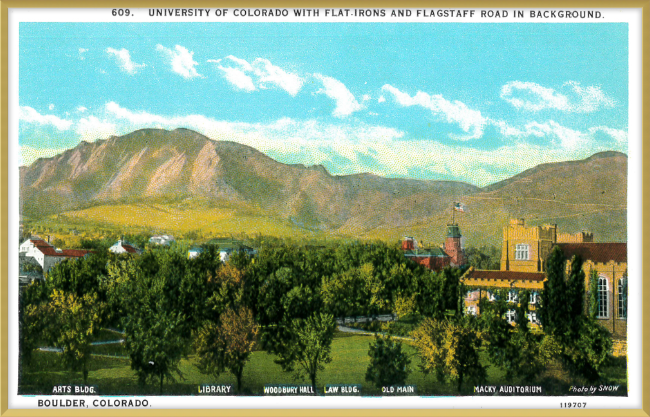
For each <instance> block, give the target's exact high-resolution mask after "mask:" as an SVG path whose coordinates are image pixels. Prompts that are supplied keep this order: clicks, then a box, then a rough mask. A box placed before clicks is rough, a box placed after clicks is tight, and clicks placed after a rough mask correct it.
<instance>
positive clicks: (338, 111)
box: [314, 74, 363, 117]
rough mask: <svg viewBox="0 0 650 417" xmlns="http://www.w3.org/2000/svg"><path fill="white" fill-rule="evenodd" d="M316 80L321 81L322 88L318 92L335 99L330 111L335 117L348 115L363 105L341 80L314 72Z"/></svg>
mask: <svg viewBox="0 0 650 417" xmlns="http://www.w3.org/2000/svg"><path fill="white" fill-rule="evenodd" d="M314 77H316V78H317V79H318V80H320V81H321V82H322V83H323V89H321V90H319V91H318V92H319V93H323V94H325V95H326V96H327V97H329V98H331V99H332V100H334V101H335V103H336V107H335V108H334V112H333V113H332V115H333V116H335V117H345V116H349V115H351V114H352V113H354V112H355V111H358V110H361V109H362V108H363V106H362V105H361V104H359V103H358V102H357V100H356V99H355V98H354V95H353V94H352V93H351V92H350V90H348V89H347V87H346V86H345V84H343V83H342V82H341V81H339V80H337V79H335V78H332V77H326V76H324V75H321V74H314Z"/></svg>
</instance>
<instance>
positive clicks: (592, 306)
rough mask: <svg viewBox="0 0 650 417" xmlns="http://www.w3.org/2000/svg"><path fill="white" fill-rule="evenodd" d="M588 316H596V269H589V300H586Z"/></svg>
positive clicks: (593, 317)
mask: <svg viewBox="0 0 650 417" xmlns="http://www.w3.org/2000/svg"><path fill="white" fill-rule="evenodd" d="M588 303H589V304H588V313H589V317H591V318H592V319H595V318H596V317H598V271H596V270H595V269H592V270H591V273H590V274H589V300H588Z"/></svg>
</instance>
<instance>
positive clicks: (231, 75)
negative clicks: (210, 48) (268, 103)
mask: <svg viewBox="0 0 650 417" xmlns="http://www.w3.org/2000/svg"><path fill="white" fill-rule="evenodd" d="M219 69H220V70H221V71H223V73H224V77H226V80H228V82H229V83H230V84H232V85H234V86H235V87H237V88H238V89H240V90H244V91H248V92H250V91H255V90H256V88H255V84H254V83H253V79H252V78H251V77H249V76H248V75H246V73H245V72H244V71H242V70H240V69H238V68H229V67H223V66H221V65H219Z"/></svg>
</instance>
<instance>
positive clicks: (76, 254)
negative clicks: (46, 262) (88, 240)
mask: <svg viewBox="0 0 650 417" xmlns="http://www.w3.org/2000/svg"><path fill="white" fill-rule="evenodd" d="M91 252H92V251H91V250H85V249H63V252H62V253H63V256H66V257H68V258H81V257H83V256H86V255H88V254H89V253H91Z"/></svg>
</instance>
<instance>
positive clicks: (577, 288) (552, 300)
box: [540, 246, 612, 381]
mask: <svg viewBox="0 0 650 417" xmlns="http://www.w3.org/2000/svg"><path fill="white" fill-rule="evenodd" d="M547 268H548V269H547V278H548V279H547V280H546V281H545V282H544V292H543V294H542V303H541V305H540V318H541V321H542V325H543V326H544V331H545V332H546V333H548V334H551V335H552V336H553V338H554V339H555V340H556V341H557V343H558V344H559V346H560V351H561V354H560V357H561V358H562V362H563V364H564V366H565V367H566V368H567V369H568V370H569V372H571V373H572V374H575V375H581V376H583V377H585V378H586V379H587V380H589V381H596V380H598V378H599V377H600V369H601V367H602V365H603V363H604V362H605V360H606V358H607V354H608V353H609V352H610V351H611V348H612V341H611V335H610V334H609V331H607V329H605V328H604V327H602V326H601V325H600V324H598V322H597V321H596V319H595V318H594V317H593V315H594V314H595V312H597V306H598V305H597V299H596V301H594V299H593V298H592V297H593V294H594V293H595V294H597V278H595V277H594V272H592V275H591V276H590V280H591V281H590V292H591V294H590V295H591V296H590V299H589V300H590V303H589V309H588V313H589V316H586V315H585V314H584V311H585V310H584V291H585V288H584V281H585V275H584V272H583V271H582V260H581V259H580V257H578V256H574V257H573V259H572V260H571V270H570V274H569V277H568V279H566V278H565V275H564V268H565V259H564V255H563V254H562V250H561V249H560V248H559V247H557V246H556V247H555V248H554V249H553V251H552V252H551V254H550V256H549V258H548V261H547ZM594 281H595V282H596V284H594Z"/></svg>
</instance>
